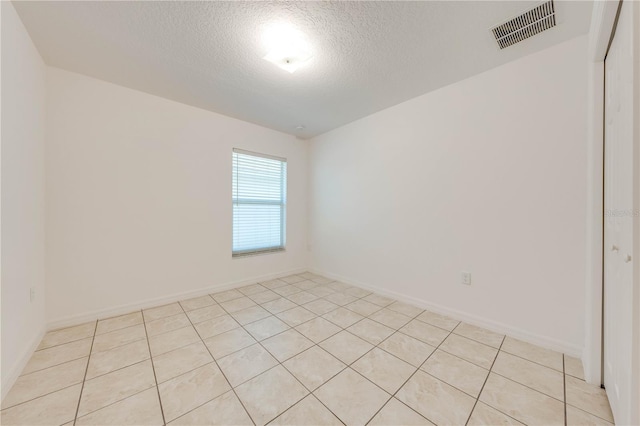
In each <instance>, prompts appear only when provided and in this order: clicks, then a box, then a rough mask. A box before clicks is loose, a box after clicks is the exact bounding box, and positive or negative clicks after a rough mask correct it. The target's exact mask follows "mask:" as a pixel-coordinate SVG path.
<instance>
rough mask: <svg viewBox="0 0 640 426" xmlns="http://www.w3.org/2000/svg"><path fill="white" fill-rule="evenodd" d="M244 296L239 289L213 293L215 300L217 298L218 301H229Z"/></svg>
mask: <svg viewBox="0 0 640 426" xmlns="http://www.w3.org/2000/svg"><path fill="white" fill-rule="evenodd" d="M243 296H244V295H243V294H242V293H240V292H239V291H238V290H227V291H221V292H220V293H215V294H212V295H211V297H213V300H215V301H216V302H218V303H222V302H228V301H229V300H233V299H239V298H241V297H243Z"/></svg>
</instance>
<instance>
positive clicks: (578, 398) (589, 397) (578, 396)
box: [565, 376, 613, 423]
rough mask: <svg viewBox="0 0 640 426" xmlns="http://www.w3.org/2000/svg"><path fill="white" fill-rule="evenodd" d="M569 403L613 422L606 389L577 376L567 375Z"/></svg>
mask: <svg viewBox="0 0 640 426" xmlns="http://www.w3.org/2000/svg"><path fill="white" fill-rule="evenodd" d="M565 385H566V387H567V404H569V405H573V406H574V407H577V408H580V409H581V410H583V411H586V412H588V413H591V414H593V415H595V416H598V417H600V418H601V419H604V420H606V421H608V422H610V423H613V414H611V407H610V406H609V399H608V398H607V394H606V392H605V391H604V389H601V388H600V387H598V386H595V385H592V384H589V383H587V382H585V381H583V380H580V379H576V378H575V377H571V376H565Z"/></svg>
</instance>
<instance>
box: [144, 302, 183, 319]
mask: <svg viewBox="0 0 640 426" xmlns="http://www.w3.org/2000/svg"><path fill="white" fill-rule="evenodd" d="M181 312H183V311H182V307H181V306H180V304H179V303H171V304H169V305H163V306H158V307H157V308H150V309H145V310H143V311H142V314H143V315H144V320H145V322H151V321H153V320H157V319H160V318H164V317H170V316H171V315H177V314H179V313H181Z"/></svg>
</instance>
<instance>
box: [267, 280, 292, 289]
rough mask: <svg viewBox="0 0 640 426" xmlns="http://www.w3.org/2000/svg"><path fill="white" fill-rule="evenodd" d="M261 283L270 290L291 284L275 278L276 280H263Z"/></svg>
mask: <svg viewBox="0 0 640 426" xmlns="http://www.w3.org/2000/svg"><path fill="white" fill-rule="evenodd" d="M260 285H261V286H263V287H266V288H268V289H270V290H273V289H274V288H278V287H284V286H286V285H289V284H287V283H286V282H284V281H282V280H278V279H275V280H270V281H264V282H261V283H260Z"/></svg>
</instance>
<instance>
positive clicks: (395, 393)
mask: <svg viewBox="0 0 640 426" xmlns="http://www.w3.org/2000/svg"><path fill="white" fill-rule="evenodd" d="M394 312H395V311H394ZM422 312H424V309H421V310H420V312H418V313H417V314H415V315H414V316H413V317H411V320H410V321H409V322H411V321H413V320H414V319H416V318H417V317H418V316H419V315H422ZM398 313H401V312H398ZM372 315H373V314H372ZM407 324H409V323H407ZM405 325H406V324H405ZM403 327H404V326H403ZM401 328H402V327H401ZM399 332H400V331H399V329H398V330H396V332H394V333H391V335H389V336H387V337H386V338H385V339H383V340H382V341H381V342H380V343H378V344H377V345H376V346H374V347H373V348H372V349H371V350H373V349H375V348H377V347H379V346H380V345H381V344H382V343H383V342H385V341H386V340H387V339H389V338H390V337H391V336H393V335H394V334H395V333H399ZM451 333H452V332H451V331H450V332H449V334H447V336H446V337H445V338H444V339H442V341H441V342H440V343H439V344H438V346H436V347H435V349H434V350H433V352H431V353H430V354H429V356H428V357H426V358H425V360H424V361H422V363H421V364H420V365H419V366H418V367H417V368H416V367H415V366H414V365H413V364H409V363H408V362H407V361H404V360H403V359H400V358H399V357H397V356H395V355H393V354H390V355H392V356H394V357H396V358H398V359H400V360H401V361H403V362H406V363H407V364H409V365H410V366H411V367H413V368H415V369H416V370H415V371H414V372H413V373H411V375H409V377H407V379H406V380H405V381H404V382H402V384H401V385H400V386H399V387H398V389H396V391H395V392H394V393H392V394H391V396H390V398H389V399H387V401H386V402H385V403H384V404H382V406H381V407H380V408H379V409H378V410H377V411H376V412H375V413H374V414H373V416H371V418H370V419H369V420H367V423H366V424H369V423H370V422H371V420H373V419H374V418H375V417H376V416H377V415H378V413H380V411H382V409H383V408H384V407H385V406H386V405H387V404H388V403H389V401H391V400H392V399H394V398H395V396H396V395H397V394H398V392H399V391H400V389H402V388H403V387H404V386H405V385H406V384H407V382H408V381H409V380H411V378H412V377H413V376H415V374H416V373H417V372H418V371H420V368H422V366H423V365H424V363H425V362H427V360H428V359H429V358H431V356H432V355H433V354H434V353H435V352H436V351H437V350H438V348H439V347H440V345H442V343H443V342H444V341H445V340H447V338H448V337H449V336H450V335H451ZM402 334H404V333H402ZM407 336H408V335H407ZM409 337H411V338H414V339H416V338H415V337H413V336H409ZM416 340H418V341H420V342H422V343H424V344H426V345H429V344H428V343H426V342H423V341H422V340H420V339H416ZM429 346H430V347H433V345H429ZM380 349H381V350H383V351H384V349H382V348H380ZM371 350H370V351H367V353H369V352H371ZM385 352H386V351H385ZM387 353H388V352H387ZM365 355H366V354H365ZM363 356H364V355H363ZM360 358H362V357H360ZM360 358H358V359H357V360H356V361H354V363H355V362H357V361H358V360H359V359H360ZM354 371H356V370H354ZM356 373H358V374H360V373H359V372H358V371H356ZM361 376H362V377H365V376H364V375H362V374H361ZM365 378H366V377H365ZM366 379H367V380H369V379H368V378H366ZM369 381H370V382H371V380H369ZM371 383H373V382H371ZM374 384H375V383H374ZM376 386H378V385H376ZM378 387H379V388H380V389H382V388H381V387H380V386H378ZM382 390H384V389H382ZM384 391H385V392H386V393H387V394H389V392H387V391H386V390H384ZM396 399H397V398H396ZM398 401H400V400H399V399H398ZM400 402H402V401H400ZM405 405H406V404H405ZM409 408H411V407H409ZM411 409H412V410H413V408H411ZM413 411H416V410H413ZM416 412H417V411H416ZM418 414H420V415H421V416H422V417H424V418H425V419H427V420H429V421H431V420H430V419H429V418H427V417H426V416H424V415H422V414H421V413H418ZM432 423H434V424H436V423H435V422H432Z"/></svg>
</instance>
